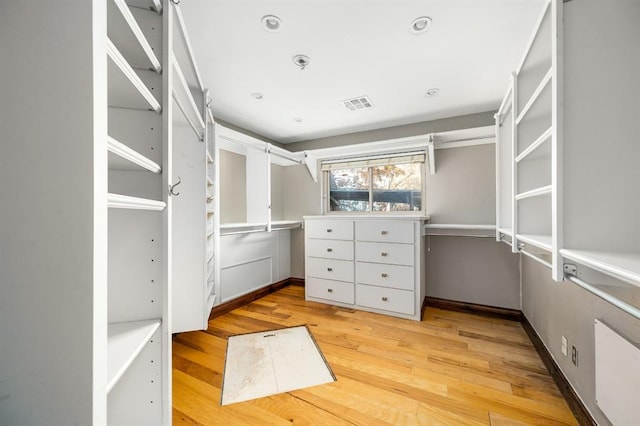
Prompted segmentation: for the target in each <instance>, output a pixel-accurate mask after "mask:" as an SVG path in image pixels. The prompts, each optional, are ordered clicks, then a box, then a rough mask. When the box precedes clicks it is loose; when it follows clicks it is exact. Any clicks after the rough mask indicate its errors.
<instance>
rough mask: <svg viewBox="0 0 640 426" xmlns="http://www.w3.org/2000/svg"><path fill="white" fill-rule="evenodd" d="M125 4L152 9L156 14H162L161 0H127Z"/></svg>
mask: <svg viewBox="0 0 640 426" xmlns="http://www.w3.org/2000/svg"><path fill="white" fill-rule="evenodd" d="M127 4H128V5H129V6H133V7H139V8H140V9H153V10H155V11H156V12H157V13H158V14H162V1H161V0H127Z"/></svg>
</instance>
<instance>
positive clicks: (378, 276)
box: [356, 262, 415, 291]
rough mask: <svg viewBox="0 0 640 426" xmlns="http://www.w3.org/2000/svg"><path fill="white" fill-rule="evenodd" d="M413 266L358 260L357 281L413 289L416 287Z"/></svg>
mask: <svg viewBox="0 0 640 426" xmlns="http://www.w3.org/2000/svg"><path fill="white" fill-rule="evenodd" d="M414 274H415V271H414V269H413V266H398V265H387V264H381V263H364V262H356V282H357V283H358V284H373V285H377V286H380V287H390V288H399V289H402V290H411V291H413V289H414V288H415V286H414V282H415V277H414Z"/></svg>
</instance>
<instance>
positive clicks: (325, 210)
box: [321, 152, 428, 216]
mask: <svg viewBox="0 0 640 426" xmlns="http://www.w3.org/2000/svg"><path fill="white" fill-rule="evenodd" d="M403 155H404V153H401V152H398V153H397V156H398V157H400V156H403ZM394 156H396V155H394ZM363 157H367V158H370V156H363ZM358 159H359V158H350V159H344V162H345V163H347V162H349V161H357V160H358ZM334 160H337V159H334ZM427 161H428V154H426V153H425V161H423V162H420V177H421V182H420V187H421V188H420V197H421V199H422V203H421V204H422V206H421V207H422V208H421V209H420V210H411V211H374V210H373V192H374V189H373V168H374V167H376V166H374V165H371V166H366V167H367V168H368V169H369V210H360V211H352V212H349V211H332V210H331V205H330V198H331V197H329V194H330V192H331V188H330V183H329V175H330V173H331V171H330V170H323V171H322V191H321V198H322V199H321V204H322V214H323V215H327V216H330V215H350V216H358V215H360V216H365V215H366V216H371V215H374V216H416V215H420V216H424V215H426V212H427V202H426V181H427ZM401 164H409V163H401ZM345 168H346V167H345ZM363 168H364V167H363Z"/></svg>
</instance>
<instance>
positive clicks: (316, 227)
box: [305, 219, 353, 240]
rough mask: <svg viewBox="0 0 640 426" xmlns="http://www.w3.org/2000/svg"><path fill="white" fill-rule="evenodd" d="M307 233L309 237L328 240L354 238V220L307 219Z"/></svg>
mask: <svg viewBox="0 0 640 426" xmlns="http://www.w3.org/2000/svg"><path fill="white" fill-rule="evenodd" d="M305 233H306V235H307V237H308V238H323V239H327V240H353V221H352V220H337V219H334V220H331V219H323V220H307V221H306V222H305Z"/></svg>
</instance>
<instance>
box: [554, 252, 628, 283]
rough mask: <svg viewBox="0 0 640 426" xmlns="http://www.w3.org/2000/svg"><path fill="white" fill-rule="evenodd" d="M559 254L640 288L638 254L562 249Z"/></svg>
mask: <svg viewBox="0 0 640 426" xmlns="http://www.w3.org/2000/svg"><path fill="white" fill-rule="evenodd" d="M560 254H561V255H562V256H563V257H564V258H566V259H570V260H572V261H574V262H577V263H580V264H582V265H584V266H587V267H589V268H591V269H595V270H596V271H599V272H602V273H603V274H606V275H609V276H612V277H614V278H617V279H619V280H622V281H625V282H627V283H629V284H633V285H635V286H639V287H640V253H620V252H605V251H596V250H570V249H563V250H560Z"/></svg>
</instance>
